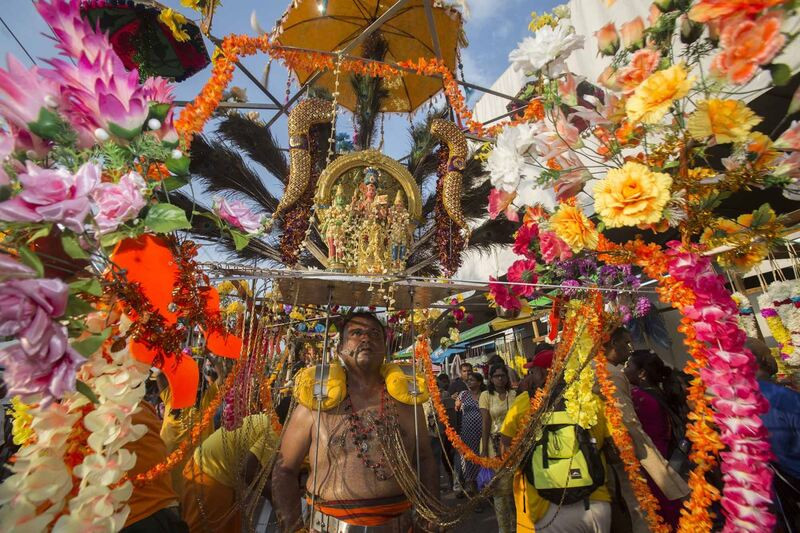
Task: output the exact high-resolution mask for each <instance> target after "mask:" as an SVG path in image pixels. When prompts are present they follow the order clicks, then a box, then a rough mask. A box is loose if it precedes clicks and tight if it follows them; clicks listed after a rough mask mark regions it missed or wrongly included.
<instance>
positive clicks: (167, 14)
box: [158, 8, 189, 43]
mask: <svg viewBox="0 0 800 533" xmlns="http://www.w3.org/2000/svg"><path fill="white" fill-rule="evenodd" d="M158 20H159V21H161V22H162V23H163V24H164V25H165V26H167V27H168V28H169V29H170V31H171V32H172V36H173V37H175V40H176V41H178V42H181V43H182V42H184V41H188V40H189V34H188V33H186V30H184V29H183V25H184V24H186V23H187V22H188V20H187V19H186V17H184V16H183V15H181V14H180V13H178V12H176V11H174V10H172V9H170V8H167V9H162V10H161V13H159V14H158Z"/></svg>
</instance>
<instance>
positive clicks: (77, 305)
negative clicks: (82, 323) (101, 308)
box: [64, 294, 94, 316]
mask: <svg viewBox="0 0 800 533" xmlns="http://www.w3.org/2000/svg"><path fill="white" fill-rule="evenodd" d="M92 311H94V307H92V305H91V304H90V303H88V302H86V301H84V300H82V299H80V298H78V297H77V296H75V295H74V294H70V295H69V297H68V298H67V310H66V311H65V312H64V314H65V315H67V316H82V315H85V314H87V313H91V312H92Z"/></svg>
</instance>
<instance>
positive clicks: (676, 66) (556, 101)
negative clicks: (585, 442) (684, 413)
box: [485, 0, 800, 532]
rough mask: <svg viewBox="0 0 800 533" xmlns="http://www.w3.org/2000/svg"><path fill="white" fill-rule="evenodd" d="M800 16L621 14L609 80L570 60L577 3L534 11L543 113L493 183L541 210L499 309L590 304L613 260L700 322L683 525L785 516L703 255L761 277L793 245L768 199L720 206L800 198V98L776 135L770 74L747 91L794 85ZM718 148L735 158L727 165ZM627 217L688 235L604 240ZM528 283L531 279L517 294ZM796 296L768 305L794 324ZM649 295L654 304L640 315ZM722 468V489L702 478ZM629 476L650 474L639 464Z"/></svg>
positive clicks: (527, 67)
mask: <svg viewBox="0 0 800 533" xmlns="http://www.w3.org/2000/svg"><path fill="white" fill-rule="evenodd" d="M795 11H796V6H795V4H794V3H792V2H783V1H781V0H757V1H755V0H751V1H740V0H697V1H694V2H691V1H688V0H657V1H656V2H654V3H653V5H652V6H651V10H650V13H651V14H650V17H649V20H648V23H647V24H646V23H645V22H644V21H643V20H642V19H641V18H639V17H637V18H635V19H634V20H631V21H629V22H627V23H625V24H624V25H622V26H621V28H620V30H619V31H618V30H617V28H616V26H615V24H614V23H610V24H608V25H606V26H605V27H603V28H600V29H599V30H598V32H597V33H596V34H595V38H596V39H597V42H598V51H599V54H600V55H603V56H606V57H609V58H610V65H609V66H608V68H607V69H606V70H605V71H604V72H603V73H602V75H601V76H600V78H599V79H598V80H597V82H596V84H591V83H588V82H587V81H585V80H581V79H580V78H579V77H578V76H576V75H575V74H573V73H571V72H569V70H568V68H567V67H566V62H567V59H568V57H569V55H570V54H571V53H572V52H573V51H574V50H576V49H579V48H582V47H583V46H584V42H585V40H586V39H585V38H584V37H583V36H580V35H577V34H576V33H575V30H574V29H573V28H572V26H571V25H570V21H569V13H568V11H567V10H566V9H565V8H563V7H560V8H558V9H556V10H554V12H553V13H551V14H545V15H542V16H535V18H534V21H533V22H532V23H531V30H532V31H533V32H534V35H533V36H531V37H528V38H526V39H525V40H524V41H523V42H522V43H520V45H519V47H518V48H517V49H516V50H514V51H513V52H512V53H511V54H510V55H509V60H510V61H511V63H512V65H513V66H514V68H516V69H517V70H522V71H524V72H525V73H526V74H527V75H528V76H529V79H530V81H529V83H528V85H527V86H526V88H525V89H524V90H525V91H527V93H529V96H531V97H532V101H538V102H539V103H540V104H541V109H542V113H541V117H543V118H534V119H533V120H531V121H528V122H520V123H517V124H512V125H509V126H507V127H506V128H505V129H503V130H502V131H501V132H500V133H499V134H498V136H497V139H496V144H495V145H494V146H493V147H491V151H489V152H488V155H487V156H486V158H485V168H486V170H487V171H488V173H489V179H490V181H491V184H492V186H493V189H492V190H491V191H490V194H489V212H490V216H506V217H507V218H508V219H509V220H514V221H519V220H520V211H521V210H523V209H524V210H525V213H526V216H525V218H524V219H523V220H522V222H521V225H520V228H519V230H518V232H517V235H516V240H515V244H514V251H515V252H516V253H517V254H519V255H520V256H521V259H519V260H518V261H517V262H515V263H514V264H513V265H512V266H511V268H509V270H508V273H507V279H508V281H510V282H512V283H511V284H509V285H505V284H500V283H490V292H491V296H492V298H493V300H494V302H495V304H496V305H498V306H501V307H505V308H508V309H518V308H519V306H520V305H521V301H520V298H521V297H522V294H520V291H522V290H531V291H533V290H543V289H544V288H545V287H547V286H548V285H549V284H553V285H556V286H558V287H559V288H560V290H559V299H558V301H559V305H562V306H563V300H564V299H567V300H569V299H570V298H573V299H578V300H585V299H586V296H587V295H589V294H593V292H592V288H601V289H605V288H606V287H605V284H607V283H609V282H611V281H612V280H614V276H616V274H614V275H612V276H610V277H609V272H608V271H606V270H605V269H606V268H607V267H609V266H610V265H614V266H615V268H617V269H627V270H622V271H621V277H622V280H624V278H625V276H626V275H629V274H632V272H631V270H630V268H631V266H636V267H639V268H641V269H642V270H643V272H644V273H645V274H646V275H647V276H649V277H650V278H652V279H654V280H657V281H658V285H657V288H656V290H657V292H658V294H659V296H660V298H661V299H662V300H663V301H664V302H667V303H669V304H671V305H673V306H675V307H676V308H677V309H678V310H679V311H680V312H681V313H682V314H683V315H684V320H682V325H681V328H680V329H681V331H682V332H683V333H684V335H685V343H686V345H687V347H688V348H689V353H690V355H691V357H692V360H691V361H690V363H689V365H688V366H687V369H686V371H687V372H688V373H689V374H690V375H691V376H692V377H693V381H692V385H691V387H690V391H689V394H690V396H691V398H692V405H693V406H694V408H693V413H692V415H690V418H691V423H690V425H689V427H688V431H687V435H688V436H689V438H690V440H691V441H692V443H693V452H692V459H693V461H694V463H695V465H696V468H695V471H694V472H693V473H692V475H691V476H690V481H689V485H690V488H691V489H692V494H691V497H690V498H689V499H688V500H687V502H686V503H685V511H684V515H683V516H682V518H681V522H680V524H678V530H679V531H693V532H694V531H710V529H711V524H712V514H711V512H710V510H709V507H710V505H711V504H712V503H713V502H714V501H716V500H721V506H722V511H723V514H724V515H725V519H726V525H725V529H724V530H725V531H763V530H766V529H769V528H771V527H772V524H774V520H775V518H774V516H773V515H772V514H771V513H770V511H769V509H768V502H769V501H771V496H770V480H771V473H770V472H769V470H768V469H767V468H765V467H764V465H765V464H766V463H767V461H768V460H769V458H770V451H769V445H768V443H767V442H766V440H765V438H766V432H765V429H764V427H763V424H762V423H761V421H760V419H759V414H760V413H762V412H764V410H765V409H766V404H765V403H764V400H763V398H762V397H761V395H760V393H759V389H758V386H757V383H756V381H755V376H754V373H753V356H752V354H750V352H749V351H747V350H746V349H745V347H744V340H745V332H743V331H742V330H741V329H740V326H739V306H738V305H737V304H736V303H735V302H734V301H733V300H732V299H731V297H730V295H729V294H728V293H727V292H726V290H725V288H724V279H723V278H722V277H720V276H718V275H717V274H716V273H715V272H714V271H713V268H712V267H711V261H712V260H711V259H709V258H703V257H701V256H700V255H699V254H701V253H702V252H704V251H708V250H711V249H714V248H720V249H721V251H723V252H724V253H722V254H719V255H718V257H717V258H716V259H717V261H718V263H719V264H720V265H721V266H723V267H724V268H737V269H740V270H745V271H746V270H749V269H750V268H752V267H753V266H754V265H757V264H758V263H760V262H761V261H762V260H764V259H765V257H766V256H767V255H768V253H769V250H770V248H771V247H772V246H775V245H776V244H779V243H781V242H782V241H781V237H782V236H783V235H784V233H785V228H784V227H783V225H782V223H781V219H780V217H778V216H776V215H775V213H774V211H773V210H772V209H771V208H770V206H769V205H764V206H761V207H760V208H758V209H757V210H755V211H754V212H753V213H752V214H746V215H742V216H740V217H738V219H736V220H731V219H727V218H724V217H720V216H719V215H717V214H716V213H715V210H716V209H717V208H718V207H719V206H720V205H721V203H722V202H723V201H724V200H725V198H727V197H728V196H729V195H730V194H732V193H733V192H737V191H742V190H748V189H752V188H762V189H765V188H775V190H776V191H780V190H783V191H784V192H785V193H786V194H790V193H791V192H792V190H793V189H794V188H796V184H797V182H798V177H800V172H799V171H800V154H798V150H799V149H800V143H798V139H799V138H800V122H798V121H792V122H790V123H789V122H787V118H789V117H791V116H792V115H793V114H795V113H797V112H798V111H799V110H800V95H798V94H795V96H794V97H793V99H792V101H791V103H790V106H789V109H788V110H787V113H786V117H785V118H784V119H783V120H782V121H781V122H780V124H779V128H778V129H776V132H777V133H776V135H775V136H773V137H772V138H771V137H769V136H767V135H765V134H764V133H760V132H758V131H755V127H756V126H757V125H758V124H760V123H761V122H762V118H761V117H759V116H758V115H757V114H756V113H755V112H754V111H753V110H752V109H751V108H750V107H749V106H748V105H747V103H746V101H745V99H746V97H747V96H748V94H750V93H752V92H753V90H752V89H753V85H755V84H756V82H755V81H754V82H753V85H747V84H748V83H750V82H751V81H753V80H754V78H756V77H757V76H758V80H756V81H758V82H760V83H762V86H761V87H759V88H763V80H764V79H771V80H772V81H771V85H772V86H777V85H784V84H786V83H787V82H788V80H789V78H790V76H791V74H792V72H791V69H790V68H789V67H788V66H787V65H785V64H784V63H783V59H782V58H783V57H788V56H787V48H788V46H790V45H791V43H792V41H793V40H794V38H795V37H796V35H797V32H798V28H797V17H796V16H795V14H796V13H795ZM767 85H768V86H769V85H770V84H769V83H768V84H767ZM781 131H782V133H781ZM712 148H713V149H714V150H713V154H714V155H716V156H719V155H720V154H721V155H722V157H721V164H718V165H715V164H713V163H712V162H711V160H712V157H711V154H712V152H711V149H712ZM624 227H628V228H631V227H632V228H638V229H641V230H652V231H653V232H655V233H660V232H663V231H666V230H667V229H669V228H673V229H674V230H677V231H678V233H679V234H680V236H681V243H676V244H675V245H673V246H672V247H671V248H669V249H668V250H666V251H664V250H662V249H661V248H660V247H659V246H657V245H646V244H644V243H642V242H640V241H632V242H629V243H626V244H624V245H621V246H620V245H616V244H614V243H612V242H610V241H609V240H608V239H607V238H606V236H605V235H604V232H605V230H606V229H613V228H624ZM698 241H699V244H692V243H693V242H694V243H697V242H698ZM721 247H724V248H721ZM603 263H605V264H603ZM519 280H523V281H526V282H528V283H530V284H531V285H524V284H523V285H522V288H518V286H517V285H516V284H515V283H514V281H519ZM537 281H538V285H539V286H538V287H537ZM614 281H616V283H620V281H621V280H620V279H619V278H617V279H616V280H614ZM630 290H633V291H635V290H636V286H635V285H633V286H631V288H630ZM791 296H792V294H791V290H789V294H787V295H785V297H782V298H779V299H778V300H773V299H771V297H767V298H770V299H771V301H770V303H781V304H783V306H784V307H783V309H781V311H783V312H784V314H786V320H789V313H790V312H794V310H795V306H794V305H793V303H794V302H793V301H792V299H791ZM604 300H608V301H609V302H610V303H613V301H612V300H613V298H605V299H604ZM798 300H799V301H800V298H799V299H798ZM790 304H791V305H790ZM587 305H588V304H587ZM649 305H650V302H649V301H647V303H644V301H643V300H642V303H641V306H642V311H644V307H645V306H648V307H649ZM638 306H639V301H638V300H635V301H634V302H633V304H632V305H631V304H630V303H623V305H619V304H618V303H617V310H618V311H620V310H621V311H622V312H620V313H619V314H620V315H623V316H624V315H625V314H626V312H627V313H630V314H631V315H632V314H633V312H632V311H631V307H633V308H634V309H635V308H636V307H638ZM625 307H627V308H628V309H627V310H626V309H625ZM772 311H773V312H772V315H774V316H772V317H770V318H769V320H772V321H773V322H776V321H781V322H783V321H782V320H781V317H780V315H779V311H778V309H772ZM749 325H750V324H749V323H747V324H745V327H746V328H747V329H748V330H750V329H751V328H749V327H748V326H749ZM783 329H784V330H785V335H783V336H782V337H781V340H780V342H781V344H782V346H783V348H782V352H783V355H784V357H790V353H793V351H794V347H793V345H792V336H791V334H790V333H789V331H788V330H787V329H786V327H784V328H783ZM777 337H778V335H776V338H777ZM572 364H573V365H575V364H577V363H575V362H573V363H572ZM567 365H568V366H569V365H570V362H567ZM599 374H600V373H599V372H598V378H602V376H600V375H599ZM733 376H736V377H735V379H733ZM578 381H580V380H578ZM576 384H577V382H576ZM577 390H578V389H576V391H577ZM606 408H607V409H609V405H608V404H607V405H606ZM610 408H611V412H607V413H606V414H607V418H609V420H610V421H611V422H610V423H611V424H612V426H613V420H615V419H616V418H617V417H616V415H615V413H614V412H613V411H614V409H613V405H612V406H611V407H610ZM619 429H620V428H614V427H612V431H616V432H617V433H619ZM623 431H624V429H623ZM620 436H621V435H620ZM615 442H617V444H618V445H619V442H621V441H619V442H618V439H615ZM723 447H727V451H724V452H723V451H722V450H723ZM745 457H749V460H745ZM717 461H719V462H721V467H722V471H723V477H724V482H725V487H724V488H723V491H722V493H721V494H720V493H719V492H718V491H717V490H716V489H714V488H713V487H712V486H710V485H709V484H708V483H707V482H706V480H705V476H704V475H705V473H706V472H708V471H709V470H710V469H711V468H712V467H713V466H714V464H715V463H716V462H717ZM759 465H760V466H759ZM629 474H630V475H631V476H632V478H633V477H636V472H635V469H631V470H630V471H629ZM645 489H646V487H645ZM638 496H641V498H640V504H642V508H643V509H644V510H645V514H646V515H648V518H649V519H650V522H651V526H652V527H654V528H655V529H657V530H660V529H662V526H663V524H657V520H656V519H655V518H656V517H655V516H654V515H655V511H656V510H657V508H656V507H653V506H652V505H651V504H652V501H651V498H648V497H647V495H646V494H644V493H642V494H639V495H638ZM642 498H643V499H644V500H646V501H647V505H644V503H645V502H644V501H643V500H642Z"/></svg>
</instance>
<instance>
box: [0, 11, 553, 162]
mask: <svg viewBox="0 0 800 533" xmlns="http://www.w3.org/2000/svg"><path fill="white" fill-rule="evenodd" d="M163 3H165V4H166V5H168V6H171V7H174V8H176V9H178V10H181V11H182V12H183V13H184V14H186V15H187V16H190V17H191V15H192V13H191V12H190V11H188V10H186V9H183V8H181V7H180V2H179V0H165V1H164V2H163ZM2 4H3V8H4V9H3V10H2V11H0V17H2V20H3V21H4V22H5V24H7V25H8V26H9V27H10V28H11V30H12V31H13V32H14V34H15V35H16V37H17V38H18V39H19V40H20V42H21V43H22V45H23V46H24V47H25V48H26V49H27V50H28V52H29V53H30V54H31V56H33V58H34V59H35V60H36V61H37V62H39V63H41V61H40V58H42V57H50V56H52V55H53V54H54V49H53V46H52V41H51V40H49V39H47V38H46V37H45V36H44V35H43V34H44V33H46V32H47V26H46V25H45V24H44V23H43V21H42V20H41V19H40V18H39V16H38V14H37V13H36V11H35V9H34V7H33V2H32V0H2ZM287 4H288V0H287V1H286V2H282V1H276V0H267V1H261V2H252V1H248V0H225V1H224V2H223V5H222V6H221V7H220V8H219V10H218V11H217V15H216V16H215V18H214V28H213V33H214V34H215V35H216V36H223V35H226V34H229V33H248V34H252V33H253V31H252V29H251V28H250V14H251V12H252V11H253V10H254V9H255V10H256V13H257V15H258V19H259V22H260V23H261V26H262V27H264V28H267V29H269V28H271V27H272V25H273V24H274V22H275V21H276V20H277V19H278V18H279V17H280V15H281V14H282V13H283V11H284V10H285V9H286V5H287ZM468 4H469V8H470V11H471V17H470V19H469V20H468V21H467V22H466V33H467V38H468V40H469V43H470V44H469V46H468V47H467V48H466V49H464V50H463V51H462V57H463V63H464V70H465V77H466V79H467V81H470V82H473V83H476V84H478V85H484V86H489V85H491V83H492V82H493V81H494V80H495V79H496V78H497V77H498V76H499V75H500V74H501V73H502V72H503V71H504V70H505V68H506V66H507V65H508V53H509V52H510V51H511V50H512V49H513V48H514V47H515V46H516V43H517V42H518V41H520V40H522V38H523V37H525V36H526V35H528V29H527V25H528V21H529V20H530V12H531V11H538V12H542V11H546V10H548V9H550V8H551V7H552V6H554V5H556V2H553V1H552V0H546V1H544V2H531V1H530V0H527V1H526V0H505V1H497V0H471V1H469V2H468ZM207 44H208V43H207ZM208 46H209V49H210V50H211V49H212V47H211V45H210V44H208ZM0 51H1V52H2V54H3V58H5V55H6V54H7V53H12V54H14V55H15V56H16V57H17V58H18V59H19V60H21V61H22V62H23V63H24V64H26V65H30V64H31V61H30V60H29V59H28V57H27V56H26V55H25V52H24V51H23V50H22V48H21V47H20V46H19V45H18V44H17V43H16V42H15V41H14V39H13V38H12V36H11V34H10V33H9V32H8V31H7V30H6V28H5V27H3V25H2V24H0ZM2 64H3V66H5V59H3V60H2ZM244 64H245V65H246V66H247V67H248V68H249V69H250V70H251V71H253V72H254V73H256V74H257V75H260V73H261V72H262V71H263V68H264V65H265V64H266V59H265V58H264V57H263V56H258V57H255V58H248V59H246V60H244ZM209 70H210V69H206V70H205V71H203V72H201V73H198V74H196V75H195V76H193V77H192V78H190V79H188V80H186V81H185V82H183V83H181V84H178V85H177V87H176V90H175V92H176V94H177V97H178V98H179V99H183V100H190V99H192V97H193V96H194V95H195V94H197V92H198V91H199V90H200V88H201V87H202V85H203V83H204V82H205V81H206V80H207V79H208V76H209ZM233 84H234V85H239V86H241V87H244V88H246V89H247V94H248V97H249V99H250V101H252V102H264V103H266V102H268V101H269V100H268V99H267V98H266V96H264V95H263V94H261V92H260V91H259V90H258V89H257V88H256V87H255V86H254V85H252V84H251V83H250V82H249V80H247V79H246V78H245V77H244V76H243V75H241V74H239V73H237V74H236V77H235V78H234V82H233ZM296 88H297V87H296V86H295V87H293V90H295V89H296ZM269 89H270V91H271V92H272V93H273V94H274V95H276V96H277V97H278V98H279V99H281V100H283V98H284V97H285V96H284V95H285V91H286V71H285V69H284V68H283V67H282V66H279V65H276V64H273V66H272V69H271V72H270V79H269ZM476 98H477V95H472V96H471V99H470V101H472V102H474V100H475V99H476ZM273 113H274V112H273V111H266V112H264V115H263V116H264V118H265V119H269V118H270V117H271V116H272V114H273ZM349 124H350V119H349V116H348V115H347V113H346V112H345V113H343V114H340V119H339V128H340V129H344V130H346V129H347V128H349ZM407 127H408V117H407V116H395V117H390V118H388V119H387V121H386V125H385V130H386V133H385V135H386V139H385V146H384V151H385V152H386V153H387V154H388V155H390V156H393V157H402V156H404V155H405V154H406V153H407V149H408V135H407ZM273 131H274V132H275V134H276V135H277V137H278V138H279V139H280V140H282V141H283V142H285V139H286V133H285V131H286V121H285V119H282V120H279V121H278V122H276V123H275V125H274V126H273Z"/></svg>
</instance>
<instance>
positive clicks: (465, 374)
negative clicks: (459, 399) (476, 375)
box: [461, 365, 472, 381]
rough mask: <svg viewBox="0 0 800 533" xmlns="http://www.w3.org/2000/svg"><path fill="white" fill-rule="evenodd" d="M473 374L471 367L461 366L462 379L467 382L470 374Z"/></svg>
mask: <svg viewBox="0 0 800 533" xmlns="http://www.w3.org/2000/svg"><path fill="white" fill-rule="evenodd" d="M471 372H472V366H471V365H461V379H462V380H464V381H467V378H468V377H469V375H470V373H471Z"/></svg>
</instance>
